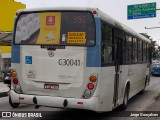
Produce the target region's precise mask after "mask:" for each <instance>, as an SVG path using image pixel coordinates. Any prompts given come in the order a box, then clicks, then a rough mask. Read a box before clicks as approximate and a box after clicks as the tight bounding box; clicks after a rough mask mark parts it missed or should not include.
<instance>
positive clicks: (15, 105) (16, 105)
mask: <svg viewBox="0 0 160 120" xmlns="http://www.w3.org/2000/svg"><path fill="white" fill-rule="evenodd" d="M9 104H10V106H11V107H13V108H17V107H18V106H19V103H13V102H12V99H11V97H10V96H9Z"/></svg>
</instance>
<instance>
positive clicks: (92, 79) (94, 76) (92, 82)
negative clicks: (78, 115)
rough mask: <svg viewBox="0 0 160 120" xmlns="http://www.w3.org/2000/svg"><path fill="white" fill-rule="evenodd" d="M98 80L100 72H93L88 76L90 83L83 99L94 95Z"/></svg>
mask: <svg viewBox="0 0 160 120" xmlns="http://www.w3.org/2000/svg"><path fill="white" fill-rule="evenodd" d="M97 82H98V74H95V73H94V74H91V75H90V77H89V78H88V84H87V86H86V89H85V91H84V93H83V95H82V98H83V99H89V98H90V97H92V95H93V93H94V91H95V89H96V86H97Z"/></svg>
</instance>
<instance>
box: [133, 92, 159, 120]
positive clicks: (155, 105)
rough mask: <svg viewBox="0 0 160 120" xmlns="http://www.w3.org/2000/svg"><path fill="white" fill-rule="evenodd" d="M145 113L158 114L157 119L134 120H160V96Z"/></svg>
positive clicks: (135, 119) (138, 118) (141, 119)
mask: <svg viewBox="0 0 160 120" xmlns="http://www.w3.org/2000/svg"><path fill="white" fill-rule="evenodd" d="M144 111H148V112H149V113H153V114H158V116H157V117H137V118H134V120H160V94H159V95H158V96H156V97H155V98H154V102H153V103H152V104H151V105H149V106H148V107H147V108H146V109H145V110H144Z"/></svg>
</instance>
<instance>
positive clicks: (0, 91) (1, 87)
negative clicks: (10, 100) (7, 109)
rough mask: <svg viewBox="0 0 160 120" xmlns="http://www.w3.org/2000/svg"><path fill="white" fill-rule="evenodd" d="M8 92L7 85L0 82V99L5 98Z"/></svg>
mask: <svg viewBox="0 0 160 120" xmlns="http://www.w3.org/2000/svg"><path fill="white" fill-rule="evenodd" d="M8 91H9V88H8V86H7V84H3V82H0V97H5V96H7V92H8Z"/></svg>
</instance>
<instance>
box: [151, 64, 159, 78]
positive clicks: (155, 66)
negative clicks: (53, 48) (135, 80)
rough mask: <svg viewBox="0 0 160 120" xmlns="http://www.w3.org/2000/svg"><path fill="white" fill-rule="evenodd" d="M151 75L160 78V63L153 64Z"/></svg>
mask: <svg viewBox="0 0 160 120" xmlns="http://www.w3.org/2000/svg"><path fill="white" fill-rule="evenodd" d="M151 74H152V75H156V76H160V62H156V63H153V64H152V67H151Z"/></svg>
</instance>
